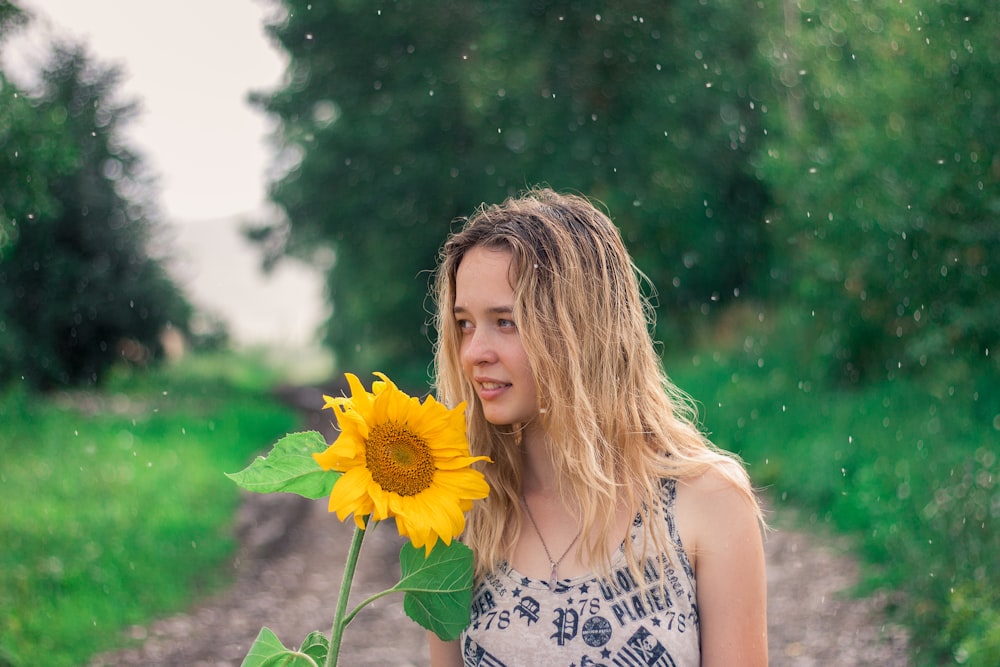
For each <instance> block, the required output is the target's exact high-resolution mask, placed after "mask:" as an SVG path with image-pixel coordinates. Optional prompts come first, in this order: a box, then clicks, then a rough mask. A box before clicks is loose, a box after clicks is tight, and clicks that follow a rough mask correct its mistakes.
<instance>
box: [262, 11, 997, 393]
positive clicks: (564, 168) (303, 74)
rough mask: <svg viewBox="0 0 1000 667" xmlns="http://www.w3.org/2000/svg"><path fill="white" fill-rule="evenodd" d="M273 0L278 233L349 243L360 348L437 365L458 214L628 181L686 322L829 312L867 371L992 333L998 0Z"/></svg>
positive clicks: (834, 366)
mask: <svg viewBox="0 0 1000 667" xmlns="http://www.w3.org/2000/svg"><path fill="white" fill-rule="evenodd" d="M276 4H280V7H281V8H283V9H284V15H283V18H282V19H281V20H279V21H276V22H275V23H274V24H273V25H272V26H271V27H270V30H271V33H272V34H273V36H274V38H275V40H276V41H277V42H278V43H279V44H280V46H281V47H282V48H283V49H284V50H285V51H286V52H287V53H288V54H289V56H290V57H291V66H290V68H289V71H288V78H287V82H286V84H285V85H284V86H283V87H282V88H281V89H280V90H276V91H268V92H262V93H260V94H258V95H257V96H256V100H257V103H258V104H260V105H261V107H262V108H264V109H265V110H266V111H267V112H269V113H271V114H273V115H274V116H275V117H276V118H277V119H278V120H279V122H280V128H281V129H280V133H279V136H278V137H277V142H278V145H279V147H280V149H281V151H282V156H283V165H284V167H285V169H286V173H285V174H284V176H282V177H281V178H279V179H277V180H276V181H275V183H274V185H273V188H272V198H273V200H274V201H275V202H276V203H277V204H279V205H280V207H281V208H282V210H283V211H284V213H285V214H286V218H285V219H284V220H280V221H275V222H274V223H273V224H271V225H269V226H265V227H262V228H259V229H257V230H256V235H257V238H259V239H261V240H262V241H263V242H264V244H265V247H266V248H267V251H268V252H269V253H270V258H271V259H272V260H273V259H274V258H275V257H277V256H280V254H282V253H287V254H291V255H295V256H298V257H303V258H306V259H314V260H315V261H319V262H330V257H331V256H332V257H333V258H334V259H333V261H332V268H330V270H329V272H328V276H329V278H328V293H329V298H330V301H331V303H332V306H333V310H332V315H331V317H330V319H329V321H328V323H327V326H326V334H325V336H326V340H327V341H328V342H329V343H330V345H331V346H332V347H333V349H334V350H335V352H336V354H337V357H338V359H339V360H340V362H341V364H342V365H343V366H345V367H348V368H358V369H363V368H370V367H372V366H373V365H378V364H382V365H385V366H386V367H391V368H394V369H406V371H407V374H408V375H409V376H410V377H411V378H412V380H413V381H414V382H424V381H425V378H426V368H427V361H428V359H429V354H430V347H431V345H430V342H429V338H430V335H429V334H428V332H427V330H426V327H422V326H421V325H422V324H423V323H424V322H425V321H426V320H427V315H426V312H425V309H426V308H428V307H429V304H428V303H427V302H426V301H425V299H424V297H425V294H426V292H427V278H428V273H427V272H428V271H430V270H431V269H433V266H434V260H435V253H436V251H437V249H438V248H439V246H440V244H441V242H442V240H443V238H444V237H445V235H446V233H447V232H448V230H449V229H450V227H451V224H452V221H453V220H454V219H456V218H458V217H460V216H464V215H468V214H469V213H471V212H472V211H473V210H474V209H475V208H476V207H477V206H478V205H480V204H481V203H482V202H488V203H492V202H495V201H499V200H501V199H502V198H504V197H506V196H508V195H510V194H514V193H516V192H517V191H519V190H521V189H523V188H525V187H526V186H530V185H534V184H537V183H547V184H549V185H551V186H552V187H554V188H556V189H562V190H575V191H580V192H583V193H585V194H588V195H590V196H592V197H594V198H596V199H598V200H600V201H601V202H603V203H604V204H605V205H606V206H607V207H608V209H609V210H610V212H611V214H612V215H613V217H614V218H615V220H616V222H617V223H618V224H619V225H620V226H621V228H622V230H623V232H624V234H625V237H626V239H627V241H628V243H629V245H630V248H631V250H632V252H633V253H634V255H635V256H636V259H637V262H638V264H639V265H640V267H641V268H643V270H644V271H646V272H647V273H648V275H649V277H650V278H651V281H652V283H653V285H654V287H655V288H656V290H657V291H658V294H659V299H658V302H659V306H660V309H659V313H660V322H659V332H658V333H659V335H660V337H661V338H662V339H663V340H665V341H666V342H667V343H668V344H669V345H683V344H684V343H685V341H687V340H688V338H689V337H690V335H691V334H692V331H693V330H692V326H693V325H692V323H693V322H704V321H706V317H705V316H708V319H711V318H712V317H713V316H714V315H716V314H718V313H720V312H722V311H723V310H724V306H725V305H726V304H727V303H731V302H733V301H735V300H751V301H765V302H767V303H771V304H774V303H780V304H787V305H789V306H790V307H792V308H795V309H798V310H800V311H802V312H805V313H808V314H809V317H810V318H811V320H812V321H811V323H810V326H809V327H808V328H806V329H804V330H803V333H804V334H807V335H809V336H811V338H812V339H813V341H812V342H813V344H812V345H808V346H806V347H805V348H804V349H807V350H808V352H809V355H810V357H811V358H810V359H805V360H803V361H804V362H805V363H806V364H807V365H808V366H810V367H816V370H817V372H820V373H822V374H826V375H831V376H834V377H836V378H839V379H842V380H843V381H845V382H848V383H852V382H857V381H859V380H860V379H862V378H864V377H874V378H880V377H885V376H886V374H887V373H891V372H896V371H898V370H900V369H901V368H902V367H906V369H907V370H911V369H918V368H919V367H922V366H925V365H926V363H927V361H928V360H929V359H933V358H935V357H940V356H941V355H949V356H950V355H952V354H959V355H971V356H973V357H980V356H982V355H983V354H984V353H985V351H986V349H987V348H988V347H989V346H990V345H991V344H993V345H995V343H996V340H997V337H998V327H1000V305H998V304H1000V299H997V296H998V292H1000V277H998V271H997V269H996V267H997V266H1000V226H998V225H997V224H996V217H997V214H998V213H1000V188H998V187H997V185H998V180H1000V157H998V154H997V147H998V143H1000V137H998V132H1000V129H998V128H1000V122H998V121H1000V117H998V104H997V102H998V93H997V92H996V90H997V86H996V75H995V72H996V68H997V65H998V64H1000V40H997V39H996V37H997V35H998V32H1000V18H998V11H1000V10H998V8H997V6H996V4H995V3H987V4H986V5H980V4H979V3H968V2H966V3H962V2H957V1H945V0H940V1H936V0H927V1H924V2H918V3H913V2H905V3H898V2H884V3H874V4H871V3H859V2H856V1H853V0H835V1H834V2H827V3H814V2H805V1H802V2H791V1H789V2H785V3H771V2H767V3H765V2H758V3H753V4H748V3H742V2H735V1H733V2H730V1H728V0H716V1H713V2H708V1H707V0H706V1H703V2H699V3H664V2H624V3H615V4H614V6H611V7H609V6H606V5H605V4H604V3H592V2H542V1H539V0H521V1H515V2H506V3H496V2H468V3H418V2H407V1H405V0H404V1H400V2H392V3H387V4H386V5H384V6H381V5H379V6H373V5H370V4H368V3H354V2H337V3H312V2H309V1H308V0H286V1H285V2H283V3H276ZM397 372H399V371H397Z"/></svg>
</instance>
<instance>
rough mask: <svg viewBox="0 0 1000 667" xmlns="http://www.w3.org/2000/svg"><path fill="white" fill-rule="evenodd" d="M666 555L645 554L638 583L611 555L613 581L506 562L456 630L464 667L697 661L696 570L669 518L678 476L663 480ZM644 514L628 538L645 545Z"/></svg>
mask: <svg viewBox="0 0 1000 667" xmlns="http://www.w3.org/2000/svg"><path fill="white" fill-rule="evenodd" d="M661 496H662V501H663V510H664V516H665V517H666V521H667V530H668V536H669V542H670V543H671V546H672V550H671V553H669V554H660V555H659V557H649V558H647V560H646V563H645V571H644V576H645V577H646V579H647V580H649V581H654V580H655V581H656V582H657V583H656V585H654V586H650V587H648V588H646V589H645V591H642V590H640V588H639V585H638V582H637V581H636V579H635V577H634V575H633V574H632V573H631V571H630V570H629V568H628V566H627V565H626V560H625V551H624V548H623V547H622V548H619V550H618V553H617V554H616V555H615V556H614V558H613V559H612V563H611V565H612V569H611V578H610V580H609V579H607V578H604V577H597V576H595V575H592V574H590V575H582V576H580V577H575V578H572V579H561V580H559V581H557V582H556V585H555V589H554V590H550V589H549V585H548V582H545V581H542V580H541V579H532V578H531V577H526V576H524V575H522V574H520V573H519V572H517V571H516V570H514V569H513V568H511V567H510V566H509V565H507V564H506V563H504V564H502V565H501V566H500V567H499V568H497V570H496V571H494V572H491V573H490V574H488V575H487V576H486V577H484V579H483V580H482V581H481V582H479V585H478V586H477V587H476V590H475V592H474V594H473V598H472V616H471V622H470V624H469V626H468V627H467V628H466V629H465V631H464V632H463V633H462V638H461V644H462V653H463V659H464V664H465V667H534V666H536V665H537V666H541V667H597V666H599V665H603V666H605V667H612V666H615V667H623V666H627V667H640V666H641V667H654V666H655V667H697V665H699V664H700V662H701V649H700V642H699V632H698V606H697V604H696V598H695V579H694V571H693V570H692V569H691V563H690V561H689V560H688V557H687V554H686V553H685V551H684V547H683V545H682V544H681V540H680V535H679V534H678V532H677V527H676V523H675V521H674V499H675V497H676V484H675V481H674V480H666V481H664V483H663V487H662V494H661ZM642 521H643V517H642V514H639V515H637V516H636V518H635V521H634V522H633V526H632V530H631V535H630V539H632V541H633V548H634V549H635V550H636V551H635V553H637V554H641V553H642V541H643V540H642V535H643V531H642Z"/></svg>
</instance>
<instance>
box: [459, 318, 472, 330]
mask: <svg viewBox="0 0 1000 667" xmlns="http://www.w3.org/2000/svg"><path fill="white" fill-rule="evenodd" d="M455 324H457V325H458V330H459V331H469V330H470V329H472V322H470V321H469V320H456V322H455Z"/></svg>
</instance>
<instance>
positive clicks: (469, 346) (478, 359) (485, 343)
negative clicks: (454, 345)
mask: <svg viewBox="0 0 1000 667" xmlns="http://www.w3.org/2000/svg"><path fill="white" fill-rule="evenodd" d="M462 356H463V357H465V361H466V363H468V364H471V365H473V366H478V365H480V364H488V363H493V362H494V361H496V358H497V356H496V349H495V348H494V346H493V343H492V341H491V339H490V336H489V334H488V332H486V331H483V330H481V329H476V330H475V331H473V332H472V333H471V334H469V335H467V336H466V338H465V344H464V345H463V346H462Z"/></svg>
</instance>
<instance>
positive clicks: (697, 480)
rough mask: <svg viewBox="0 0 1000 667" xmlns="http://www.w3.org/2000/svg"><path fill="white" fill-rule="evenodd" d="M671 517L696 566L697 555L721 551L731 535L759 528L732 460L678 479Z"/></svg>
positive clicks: (742, 477)
mask: <svg viewBox="0 0 1000 667" xmlns="http://www.w3.org/2000/svg"><path fill="white" fill-rule="evenodd" d="M674 514H675V517H676V521H677V528H678V530H679V532H680V534H681V539H682V541H683V543H684V545H685V548H686V549H687V550H688V554H689V556H690V557H691V559H692V565H695V567H697V566H696V561H697V559H698V556H699V555H700V554H703V553H705V552H707V551H711V552H714V551H717V550H720V549H724V548H726V545H727V544H729V543H730V542H731V540H732V539H733V537H734V536H736V535H744V534H746V533H747V532H748V531H759V529H760V510H759V507H758V505H757V501H756V498H755V496H754V494H753V490H752V489H751V488H750V484H749V480H748V479H747V478H746V475H745V474H743V471H742V468H740V466H739V464H738V463H736V462H735V461H734V462H731V463H722V464H719V465H713V466H710V467H708V468H707V469H705V470H704V471H702V472H699V473H698V474H696V475H692V476H690V477H686V478H682V479H678V480H677V481H676V500H675V503H674Z"/></svg>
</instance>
